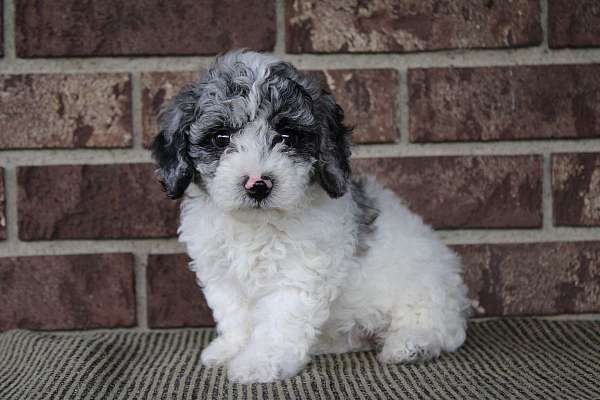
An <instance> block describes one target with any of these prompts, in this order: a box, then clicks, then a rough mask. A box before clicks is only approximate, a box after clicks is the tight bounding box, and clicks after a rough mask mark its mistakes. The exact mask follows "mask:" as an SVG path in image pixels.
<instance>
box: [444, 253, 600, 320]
mask: <svg viewBox="0 0 600 400" xmlns="http://www.w3.org/2000/svg"><path fill="white" fill-rule="evenodd" d="M454 248H455V250H457V251H458V253H459V254H460V255H461V256H462V258H463V261H464V265H465V282H466V284H467V286H468V287H469V295H470V297H471V298H473V299H475V300H476V301H477V302H478V303H479V306H478V314H479V315H485V316H504V315H542V314H570V313H597V312H600V242H570V243H567V242H560V243H527V244H525V243H523V244H490V245H462V246H454Z"/></svg>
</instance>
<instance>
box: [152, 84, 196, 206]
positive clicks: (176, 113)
mask: <svg viewBox="0 0 600 400" xmlns="http://www.w3.org/2000/svg"><path fill="white" fill-rule="evenodd" d="M197 98H198V96H197V93H196V89H195V88H194V86H193V85H188V86H186V87H184V88H183V89H182V90H181V91H180V92H179V94H178V95H177V96H175V97H174V98H173V99H172V100H171V102H170V103H169V104H168V105H167V107H166V108H164V109H163V110H162V111H161V112H160V115H159V125H160V133H159V134H158V135H157V136H156V138H155V139H154V142H153V143H152V157H153V158H154V160H155V161H156V163H157V164H158V173H159V175H160V183H161V184H162V185H163V188H164V190H165V192H166V193H167V196H169V197H170V198H172V199H178V198H180V197H181V196H182V195H183V192H184V191H185V189H186V188H187V187H188V186H189V184H190V182H191V181H192V179H193V178H194V167H193V165H192V163H191V161H190V157H189V155H188V131H189V128H190V125H191V123H192V122H193V120H194V113H195V104H196V99H197Z"/></svg>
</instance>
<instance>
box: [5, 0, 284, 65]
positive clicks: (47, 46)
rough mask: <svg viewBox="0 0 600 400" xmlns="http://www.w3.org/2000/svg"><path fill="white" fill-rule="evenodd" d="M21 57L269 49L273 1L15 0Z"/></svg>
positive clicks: (19, 54)
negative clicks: (84, 0) (91, 0)
mask: <svg viewBox="0 0 600 400" xmlns="http://www.w3.org/2000/svg"><path fill="white" fill-rule="evenodd" d="M15 12H16V16H15V18H16V20H15V43H16V48H17V55H18V56H19V57H64V56H126V55H204V54H216V53H219V52H223V51H227V50H229V49H232V48H239V47H247V48H251V49H254V50H266V51H269V50H272V49H273V46H274V45H275V31H276V27H275V4H274V1H273V0H247V1H243V2H238V1H234V0H183V1H160V0H150V1H149V0H125V1H119V0H104V1H97V2H81V1H78V0H54V1H44V2H38V1H36V0H16V1H15Z"/></svg>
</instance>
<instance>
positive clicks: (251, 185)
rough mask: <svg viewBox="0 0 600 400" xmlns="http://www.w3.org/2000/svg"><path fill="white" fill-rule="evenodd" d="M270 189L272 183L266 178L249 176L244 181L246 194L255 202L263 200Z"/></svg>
mask: <svg viewBox="0 0 600 400" xmlns="http://www.w3.org/2000/svg"><path fill="white" fill-rule="evenodd" d="M272 188H273V181H272V180H271V179H270V178H269V177H268V176H249V177H247V178H246V179H245V180H244V189H246V193H247V194H248V196H250V197H251V198H253V199H254V200H256V201H261V200H263V199H265V198H266V197H267V196H268V195H269V193H271V189H272Z"/></svg>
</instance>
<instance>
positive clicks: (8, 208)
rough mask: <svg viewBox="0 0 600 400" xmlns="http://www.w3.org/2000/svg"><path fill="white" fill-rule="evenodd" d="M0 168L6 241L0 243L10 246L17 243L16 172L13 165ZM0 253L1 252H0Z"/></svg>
mask: <svg viewBox="0 0 600 400" xmlns="http://www.w3.org/2000/svg"><path fill="white" fill-rule="evenodd" d="M0 166H2V167H3V168H4V204H5V206H4V210H5V214H6V215H5V216H6V239H5V240H3V241H0V243H2V244H5V243H6V245H11V244H13V243H17V242H18V241H19V238H18V230H19V228H18V223H17V193H18V192H17V170H16V168H15V167H14V166H13V165H0ZM1 248H2V247H1V246H0V249H1ZM0 253H3V252H1V251H0Z"/></svg>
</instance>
